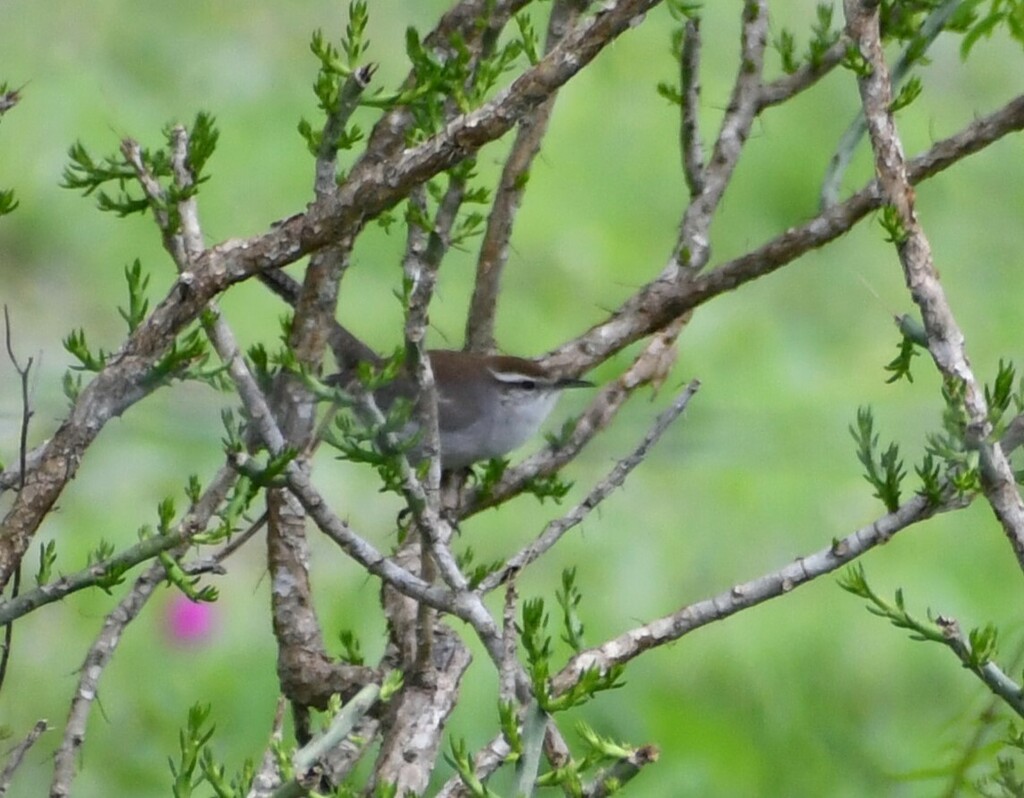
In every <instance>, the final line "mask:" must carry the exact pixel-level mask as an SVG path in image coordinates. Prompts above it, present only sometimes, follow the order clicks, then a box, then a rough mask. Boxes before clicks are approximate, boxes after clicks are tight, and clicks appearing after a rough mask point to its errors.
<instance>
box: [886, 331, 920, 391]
mask: <svg viewBox="0 0 1024 798" xmlns="http://www.w3.org/2000/svg"><path fill="white" fill-rule="evenodd" d="M917 354H918V351H917V346H916V345H915V343H914V341H913V340H912V339H911V338H909V337H908V336H906V335H904V336H902V337H901V338H900V343H899V352H898V353H897V354H896V357H894V358H893V359H892V360H890V361H889V362H888V363H886V364H885V370H886V371H889V372H891V375H890V376H889V377H888V378H887V379H886V382H888V383H893V382H897V381H899V380H901V379H904V378H906V380H907V382H913V381H914V375H913V374H912V373H911V371H910V364H911V361H912V360H913V359H914V358H915V357H916V356H917Z"/></svg>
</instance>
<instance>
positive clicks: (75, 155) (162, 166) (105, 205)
mask: <svg viewBox="0 0 1024 798" xmlns="http://www.w3.org/2000/svg"><path fill="white" fill-rule="evenodd" d="M219 135H220V134H219V132H218V131H217V128H216V125H215V124H214V118H213V116H211V115H210V114H208V113H205V112H203V111H200V112H199V113H197V114H196V117H195V119H194V120H193V122H192V126H191V128H189V130H188V149H187V152H186V154H185V156H186V157H185V165H186V167H187V168H188V169H189V172H190V181H189V183H188V185H178V184H177V183H175V182H174V181H173V180H172V177H173V170H172V164H171V156H170V151H169V150H170V147H171V145H172V138H173V127H172V126H170V125H168V126H167V127H165V128H164V130H163V136H164V140H165V143H166V145H167V149H157V150H151V149H148V148H146V147H141V148H140V149H139V157H140V160H141V163H142V168H143V169H145V171H146V172H147V173H148V174H149V176H151V177H152V178H154V179H155V180H157V181H158V182H159V183H160V185H161V187H162V194H163V195H162V196H161V197H152V196H149V195H147V194H146V193H145V192H141V189H140V188H138V187H137V186H136V185H135V184H136V183H137V182H138V179H139V177H138V175H137V173H136V167H135V166H134V165H133V164H132V163H131V162H130V161H129V160H128V156H127V155H126V153H125V149H124V148H122V151H121V152H119V153H118V154H117V155H108V156H103V157H101V158H95V157H94V156H93V155H92V154H90V152H89V151H88V150H87V149H86V147H85V145H84V144H82V142H80V141H78V142H75V143H74V144H72V145H71V147H70V149H69V150H68V158H69V161H70V163H69V164H68V165H67V166H66V167H64V173H63V176H62V180H61V185H62V186H63V187H64V188H69V189H73V190H79V191H81V192H82V194H83V195H84V196H89V195H91V194H93V193H94V192H96V205H97V207H98V208H99V209H100V210H101V211H107V212H111V213H115V214H116V215H117V216H120V217H124V216H130V215H131V214H134V213H143V212H145V211H147V210H150V209H152V210H154V211H159V212H163V213H165V214H166V215H167V219H168V230H166V231H165V232H175V231H177V229H178V225H179V223H180V219H179V218H178V213H177V207H176V205H177V203H178V202H180V201H182V200H185V199H188V198H189V197H191V196H193V195H195V194H196V193H197V192H198V190H199V185H200V184H201V183H204V182H205V181H206V180H207V179H208V175H204V174H203V170H204V168H205V167H206V163H207V161H208V160H209V159H210V157H211V156H212V155H213V152H214V150H216V148H217V140H218V138H219ZM109 184H112V185H113V187H114V191H113V193H108V191H107V190H106V189H103V188H102V187H104V186H108V185H109ZM136 191H139V192H141V194H136V193H135V192H136Z"/></svg>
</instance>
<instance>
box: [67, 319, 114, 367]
mask: <svg viewBox="0 0 1024 798" xmlns="http://www.w3.org/2000/svg"><path fill="white" fill-rule="evenodd" d="M62 343H63V344H64V349H66V350H67V352H68V353H69V354H71V355H73V356H74V357H75V358H77V359H78V365H77V366H72V367H71V368H73V369H75V370H77V371H102V370H103V367H104V366H105V365H107V353H106V352H104V351H103V350H102V349H99V350H97V351H96V353H95V354H94V353H93V352H92V350H90V349H89V344H88V343H87V342H86V340H85V330H84V329H81V328H79V329H77V330H72V331H71V332H69V333H68V334H67V337H66V338H65V339H64V340H63V342H62Z"/></svg>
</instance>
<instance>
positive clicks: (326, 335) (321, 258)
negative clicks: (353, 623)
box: [267, 66, 374, 741]
mask: <svg viewBox="0 0 1024 798" xmlns="http://www.w3.org/2000/svg"><path fill="white" fill-rule="evenodd" d="M373 71H374V70H373V67H371V66H363V67H360V68H359V69H356V70H355V71H354V72H353V73H352V74H351V75H349V76H348V77H347V78H346V79H345V81H344V83H343V84H342V85H341V86H340V87H339V88H338V95H337V101H336V103H335V104H334V107H332V108H330V109H328V110H327V116H326V119H325V120H324V124H323V128H322V130H321V133H320V146H319V149H318V151H317V157H316V164H315V168H314V174H315V176H314V181H313V190H314V193H315V195H316V197H317V198H318V200H320V201H325V200H328V199H329V198H330V197H331V196H332V195H333V194H334V193H335V191H336V187H337V154H338V140H339V137H340V136H341V134H342V132H343V131H344V129H345V125H346V123H347V122H348V120H349V118H350V117H351V115H352V113H353V112H354V111H355V109H356V107H357V105H358V100H359V97H360V95H361V94H362V92H363V90H364V89H365V88H366V86H367V85H368V84H369V82H370V79H371V77H372V76H373ZM353 242H354V237H353V236H345V237H344V238H341V239H339V240H336V241H334V242H332V243H331V244H329V245H328V246H326V247H324V248H322V249H320V250H318V251H317V252H315V253H314V254H313V255H312V256H311V257H310V260H309V266H308V267H307V269H306V273H305V277H304V280H303V283H302V289H301V291H300V292H299V295H298V297H297V300H296V302H295V313H294V315H293V317H292V324H291V330H290V331H289V335H288V348H289V350H290V351H291V352H292V354H293V355H294V356H295V359H296V360H297V362H298V363H299V365H300V366H301V367H303V368H306V369H308V370H309V371H310V372H311V373H314V374H316V373H319V372H320V370H321V368H322V362H323V358H324V354H325V351H326V349H327V346H328V343H329V341H330V340H331V339H332V336H333V335H334V329H335V314H336V312H337V305H338V293H339V290H340V286H341V280H342V277H343V276H344V274H345V272H346V270H347V268H348V265H349V258H350V255H351V250H352V245H353ZM271 405H272V407H273V410H274V416H275V417H276V418H277V419H278V423H279V424H280V428H281V434H282V436H283V439H284V443H285V445H286V446H290V447H292V448H293V449H294V450H296V451H306V450H309V448H310V447H309V444H310V443H311V442H312V438H313V436H314V430H315V426H316V403H315V401H314V400H313V398H312V396H311V395H310V393H309V391H308V389H306V388H305V386H304V385H303V384H302V381H301V379H300V378H299V377H298V376H296V375H294V374H289V373H281V374H279V375H278V377H277V381H276V383H275V386H274V397H273V401H272V402H271ZM267 443H268V444H269V443H270V441H267ZM295 466H296V467H297V468H300V469H302V470H303V471H305V472H307V473H308V471H309V470H310V465H309V462H308V459H306V458H301V459H299V460H297V461H296V463H295ZM267 511H268V516H269V517H268V525H267V567H268V570H269V572H270V578H271V591H270V600H271V619H272V625H273V629H274V637H275V639H276V640H277V647H278V656H277V672H278V679H279V681H280V683H281V690H282V692H284V694H285V695H287V696H288V698H289V699H291V701H292V702H293V707H294V708H295V710H296V712H297V713H298V715H297V717H299V718H301V717H304V713H305V708H306V707H308V706H323V701H324V696H325V695H329V692H330V691H332V688H331V685H336V684H338V682H339V681H340V683H341V689H340V690H338V689H336V688H335V689H334V690H333V691H336V692H343V693H346V694H349V693H352V692H354V691H355V690H356V689H358V687H359V686H360V685H356V684H348V683H346V681H347V679H348V675H347V673H346V671H345V669H344V668H343V667H342V666H341V665H340V664H338V663H334V662H333V661H332V659H331V657H330V656H329V655H328V653H327V648H326V646H325V644H324V638H323V631H322V629H321V627H320V621H319V618H318V617H317V613H316V607H315V605H314V603H313V596H312V586H311V585H310V580H309V546H308V543H307V540H306V513H305V510H304V509H303V507H302V505H301V504H300V503H299V501H298V500H297V499H296V498H295V497H294V496H293V495H292V494H291V493H289V492H288V491H286V490H284V489H280V488H275V489H271V490H268V491H267ZM296 725H297V731H298V736H299V738H300V741H304V740H303V739H302V738H303V737H304V732H303V724H302V723H301V722H297V724H296Z"/></svg>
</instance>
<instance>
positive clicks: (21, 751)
mask: <svg viewBox="0 0 1024 798" xmlns="http://www.w3.org/2000/svg"><path fill="white" fill-rule="evenodd" d="M49 730H50V726H49V724H47V722H46V721H45V720H39V721H36V725H35V726H33V727H32V729H31V731H29V733H28V734H27V735H25V739H23V740H22V741H21V742H20V743H18V744H17V745H16V746H14V748H12V749H11V751H10V753H9V754H8V755H7V764H6V765H4V769H3V772H0V796H3V795H7V790H9V789H10V787H11V780H12V779H13V778H14V772H15V771H16V770H17V769H18V767H19V766H20V765H21V762H22V760H23V759H24V758H25V754H27V753H28V751H29V749H30V748H31V747H32V746H33V745H35V744H36V740H38V739H39V738H40V737H41V736H42V735H43V732H46V731H49Z"/></svg>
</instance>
